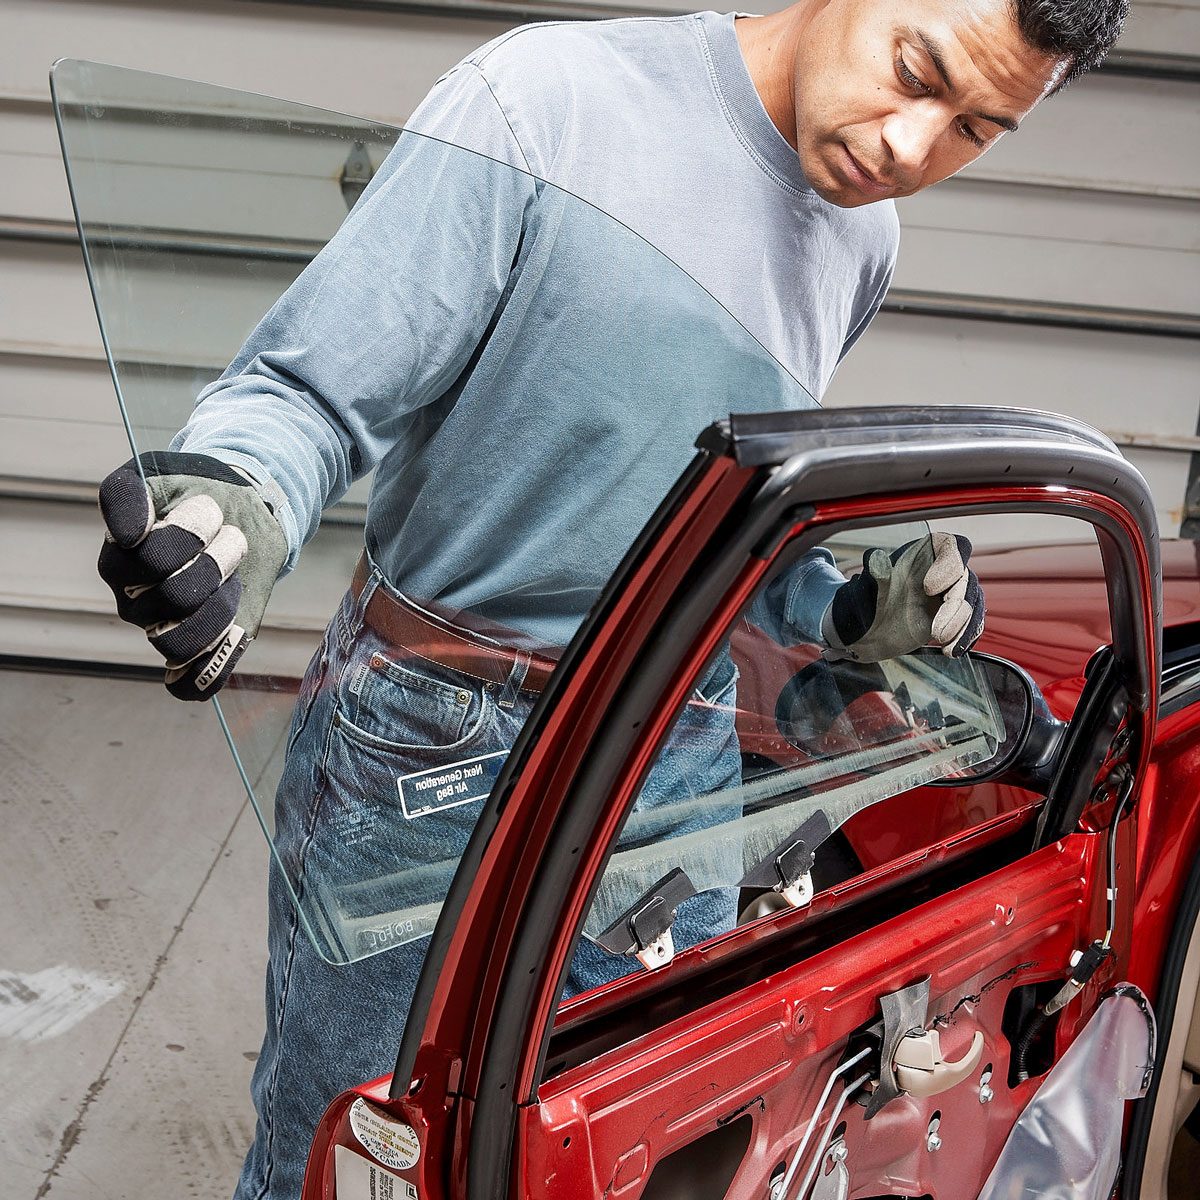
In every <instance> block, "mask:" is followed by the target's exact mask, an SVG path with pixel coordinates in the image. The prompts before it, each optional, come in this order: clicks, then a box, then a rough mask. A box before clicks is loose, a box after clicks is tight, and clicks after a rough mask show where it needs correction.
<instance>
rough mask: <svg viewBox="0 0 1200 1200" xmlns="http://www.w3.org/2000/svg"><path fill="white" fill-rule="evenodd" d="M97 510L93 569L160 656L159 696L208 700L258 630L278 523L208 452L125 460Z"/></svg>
mask: <svg viewBox="0 0 1200 1200" xmlns="http://www.w3.org/2000/svg"><path fill="white" fill-rule="evenodd" d="M138 462H140V463H141V466H142V471H143V473H144V474H145V482H143V481H142V476H141V475H139V474H138ZM100 511H101V513H102V514H103V516H104V523H105V525H106V526H107V530H106V533H105V538H104V546H103V548H102V549H101V551H100V561H99V563H98V564H97V566H98V569H99V571H100V577H101V578H102V579H103V580H104V582H105V583H107V584H108V586H109V587H110V588H112V591H113V595H114V596H115V597H116V599H117V615H118V616H119V617H120V618H121V619H122V620H123V621H128V622H130V623H131V624H133V625H139V626H141V627H142V628H143V629H144V630H145V631H146V636H147V637H148V638H149V639H150V644H151V645H152V646H153V647H154V648H155V649H156V650H157V651H158V652H159V653H160V654H162V656H163V657H164V658H165V659H166V660H167V671H166V679H165V681H166V685H167V691H169V692H170V693H171V694H172V695H173V696H177V697H178V698H179V699H181V700H207V699H208V698H209V697H210V696H212V695H214V694H215V693H216V692H218V691H219V690H220V689H221V687H222V686H223V685H224V683H225V681H226V680H227V679H228V678H229V676H230V673H231V672H232V671H233V668H234V666H235V665H236V663H237V661H238V659H240V658H241V656H242V655H243V653H245V650H246V647H247V646H249V644H250V642H251V641H252V640H253V639H254V636H255V635H256V634H257V633H258V627H259V625H260V623H261V622H262V616H263V611H264V610H265V609H266V606H267V600H268V598H269V597H270V594H271V588H272V587H273V586H274V584H275V580H276V579H277V578H278V576H279V572H280V570H282V568H283V563H284V560H285V559H286V557H287V539H286V538H285V537H284V533H283V530H282V529H281V528H280V526H279V522H278V521H276V519H275V517H274V515H273V514H272V512H271V510H270V509H269V508H268V507H267V505H266V503H265V502H264V500H263V499H262V497H261V496H260V495H259V494H258V491H257V490H256V488H255V487H254V485H253V484H252V483H251V482H250V480H249V479H248V478H247V477H246V476H244V475H242V474H240V473H239V472H238V471H236V470H235V469H234V468H233V467H230V466H228V465H226V464H225V463H223V462H220V461H219V460H218V459H215V458H211V457H209V456H208V455H207V454H173V453H152V454H143V455H142V456H141V458H140V459H139V460H137V461H135V460H133V459H130V460H129V462H127V463H126V464H125V465H124V466H122V467H118V468H117V469H116V470H115V471H114V472H113V473H112V474H111V475H109V476H108V478H107V479H105V480H104V482H103V483H102V484H101V485H100Z"/></svg>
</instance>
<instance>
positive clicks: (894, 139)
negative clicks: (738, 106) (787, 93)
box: [794, 0, 1068, 208]
mask: <svg viewBox="0 0 1200 1200" xmlns="http://www.w3.org/2000/svg"><path fill="white" fill-rule="evenodd" d="M1067 66H1068V64H1067V63H1066V62H1065V61H1064V60H1062V59H1058V58H1055V57H1054V56H1053V55H1046V54H1043V53H1042V52H1040V51H1038V50H1034V49H1033V48H1031V47H1030V46H1029V45H1028V44H1027V43H1026V42H1025V40H1024V38H1022V36H1021V33H1020V30H1019V29H1018V28H1017V24H1016V19H1015V17H1014V16H1013V14H1012V11H1011V9H1010V7H1009V2H1008V0H828V3H827V4H825V5H824V7H822V8H821V9H820V10H819V11H817V13H816V14H815V15H814V16H813V18H812V20H811V22H810V23H809V25H808V27H807V28H806V29H805V31H804V33H803V34H802V36H801V37H800V38H799V41H798V44H797V48H796V58H795V70H794V97H795V105H796V110H795V111H796V143H797V150H798V151H799V154H800V162H801V164H802V166H803V168H804V171H805V174H806V176H807V177H808V181H809V183H810V184H811V185H812V187H813V188H814V190H815V191H816V192H817V194H818V195H820V196H821V197H822V198H823V199H825V200H828V201H830V202H831V203H833V204H838V205H841V206H842V207H845V208H853V207H856V206H858V205H860V204H870V203H871V202H872V201H875V200H883V199H887V198H895V197H897V196H911V195H912V194H913V193H914V192H917V191H920V190H921V188H925V187H928V186H929V185H930V184H931V183H937V182H938V181H939V180H941V179H945V178H946V177H947V176H948V175H953V174H954V173H955V172H956V171H960V170H962V168H963V167H965V166H966V165H967V164H968V163H970V162H973V161H974V160H975V159H976V158H978V157H979V156H980V155H981V154H982V153H983V152H984V151H985V150H987V149H988V148H989V147H990V146H992V145H994V144H995V142H996V140H997V138H999V137H1000V136H1001V135H1002V134H1003V133H1004V132H1005V130H1006V129H1007V130H1011V129H1015V128H1016V125H1017V123H1018V122H1019V121H1020V120H1021V119H1022V118H1023V117H1024V116H1025V114H1026V113H1027V112H1029V110H1030V109H1031V108H1033V106H1034V105H1035V104H1036V103H1037V102H1038V101H1039V100H1040V99H1041V98H1042V97H1043V96H1044V95H1046V93H1047V92H1048V91H1050V90H1051V89H1052V88H1053V86H1054V84H1055V83H1056V82H1057V80H1058V79H1059V78H1060V77H1061V74H1062V72H1063V71H1064V70H1065V69H1066V68H1067Z"/></svg>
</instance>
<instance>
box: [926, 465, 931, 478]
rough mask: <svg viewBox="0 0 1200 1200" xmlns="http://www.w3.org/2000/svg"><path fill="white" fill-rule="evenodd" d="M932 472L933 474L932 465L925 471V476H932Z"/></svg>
mask: <svg viewBox="0 0 1200 1200" xmlns="http://www.w3.org/2000/svg"><path fill="white" fill-rule="evenodd" d="M932 474H933V468H932V467H930V468H929V470H928V471H926V472H925V478H926V479H928V478H929V477H930V475H932Z"/></svg>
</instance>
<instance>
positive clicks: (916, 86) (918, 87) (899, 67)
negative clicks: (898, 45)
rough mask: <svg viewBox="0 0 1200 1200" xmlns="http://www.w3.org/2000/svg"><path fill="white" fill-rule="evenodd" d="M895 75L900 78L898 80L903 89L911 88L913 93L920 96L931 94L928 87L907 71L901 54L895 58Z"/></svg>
mask: <svg viewBox="0 0 1200 1200" xmlns="http://www.w3.org/2000/svg"><path fill="white" fill-rule="evenodd" d="M896 74H897V75H899V76H900V80H901V82H902V83H903V84H904V86H905V87H908V88H911V89H912V90H913V91H914V92H919V93H920V94H921V95H922V96H928V95H931V94H932V91H933V89H932V88H930V87H928V86H927V85H926V84H925V83H923V82H922V81H921V80H920V79H919V78H918V77H917V76H916V75H915V74H914V73H913V72H912V71H910V70H909V67H908V63H906V62H905V61H904V55H902V54H898V55H897V56H896Z"/></svg>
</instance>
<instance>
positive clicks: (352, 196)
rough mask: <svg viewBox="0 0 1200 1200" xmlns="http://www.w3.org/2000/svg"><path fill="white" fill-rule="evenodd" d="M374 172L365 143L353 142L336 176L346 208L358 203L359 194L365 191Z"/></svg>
mask: <svg viewBox="0 0 1200 1200" xmlns="http://www.w3.org/2000/svg"><path fill="white" fill-rule="evenodd" d="M374 174H375V168H374V167H373V166H371V156H370V155H369V154H368V153H367V147H366V144H365V143H364V142H355V143H354V145H353V146H351V147H350V153H349V154H347V155H346V161H345V162H344V163H343V164H342V173H341V174H340V175H339V176H338V184H339V186H340V187H341V189H342V199H343V200H345V202H346V209H347V210H349V209H352V208H353V207H354V206H355V205H356V204H357V203H358V198H359V196H361V195H362V194H363V192H365V191H366V189H367V184H368V183H370V182H371V177H372V176H373V175H374Z"/></svg>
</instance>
